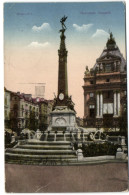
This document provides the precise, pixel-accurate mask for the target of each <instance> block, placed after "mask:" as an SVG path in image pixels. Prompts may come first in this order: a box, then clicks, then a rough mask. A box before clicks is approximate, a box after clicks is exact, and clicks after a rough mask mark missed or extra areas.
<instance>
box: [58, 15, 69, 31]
mask: <svg viewBox="0 0 129 195" xmlns="http://www.w3.org/2000/svg"><path fill="white" fill-rule="evenodd" d="M67 18H68V17H67V16H65V15H64V17H62V18H61V20H60V23H61V25H62V29H61V30H60V32H62V31H65V30H66V29H67V28H66V26H65V24H64V22H65V21H66V19H67Z"/></svg>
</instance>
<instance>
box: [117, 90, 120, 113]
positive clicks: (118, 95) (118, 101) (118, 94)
mask: <svg viewBox="0 0 129 195" xmlns="http://www.w3.org/2000/svg"><path fill="white" fill-rule="evenodd" d="M117 111H118V113H117V114H118V116H120V93H117Z"/></svg>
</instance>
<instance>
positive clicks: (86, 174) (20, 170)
mask: <svg viewBox="0 0 129 195" xmlns="http://www.w3.org/2000/svg"><path fill="white" fill-rule="evenodd" d="M5 176H6V184H5V187H6V192H15V193H18V192H19V193H20V192H22V193H23V192H24V193H27V192H28V193H32V192H37V193H39V192H53V193H54V192H121V191H125V190H127V188H128V166H127V163H107V164H100V165H85V166H53V167H52V166H32V165H15V164H6V165H5Z"/></svg>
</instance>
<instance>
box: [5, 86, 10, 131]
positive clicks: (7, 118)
mask: <svg viewBox="0 0 129 195" xmlns="http://www.w3.org/2000/svg"><path fill="white" fill-rule="evenodd" d="M10 96H11V92H10V91H9V90H7V89H6V88H4V122H5V128H9V127H10Z"/></svg>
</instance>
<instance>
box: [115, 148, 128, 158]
mask: <svg viewBox="0 0 129 195" xmlns="http://www.w3.org/2000/svg"><path fill="white" fill-rule="evenodd" d="M125 158H126V154H124V152H123V151H122V149H121V148H118V149H117V153H116V159H121V160H123V159H125Z"/></svg>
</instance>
